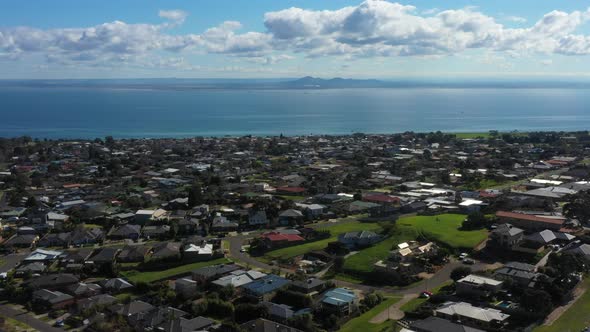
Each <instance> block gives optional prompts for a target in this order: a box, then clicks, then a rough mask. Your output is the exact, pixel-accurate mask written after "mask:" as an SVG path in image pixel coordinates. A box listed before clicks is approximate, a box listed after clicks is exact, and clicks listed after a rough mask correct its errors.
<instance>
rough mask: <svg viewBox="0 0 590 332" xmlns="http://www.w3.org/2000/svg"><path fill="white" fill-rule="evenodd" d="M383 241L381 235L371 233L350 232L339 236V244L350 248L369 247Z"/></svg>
mask: <svg viewBox="0 0 590 332" xmlns="http://www.w3.org/2000/svg"><path fill="white" fill-rule="evenodd" d="M382 239H383V237H382V236H381V235H378V234H377V233H375V232H371V231H358V232H348V233H344V234H340V235H339V236H338V242H340V243H342V244H344V245H345V246H347V247H349V248H362V247H368V246H371V245H373V244H375V243H377V242H379V241H381V240H382Z"/></svg>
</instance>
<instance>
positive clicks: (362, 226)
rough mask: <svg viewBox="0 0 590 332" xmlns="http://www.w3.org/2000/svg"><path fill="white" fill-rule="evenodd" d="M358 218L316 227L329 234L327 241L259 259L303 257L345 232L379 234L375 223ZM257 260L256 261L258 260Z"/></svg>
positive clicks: (279, 250)
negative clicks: (363, 221) (372, 232)
mask: <svg viewBox="0 0 590 332" xmlns="http://www.w3.org/2000/svg"><path fill="white" fill-rule="evenodd" d="M359 218H360V217H358V216H356V217H349V218H344V219H342V220H339V221H337V222H335V223H333V224H325V225H321V226H319V227H317V228H316V229H317V230H327V231H329V232H330V237H329V238H327V239H323V240H319V241H313V242H308V243H304V244H301V245H297V246H292V247H287V248H281V249H277V250H272V251H269V252H267V253H266V254H265V255H264V256H263V257H260V258H261V260H263V261H271V260H275V259H279V258H282V259H285V258H292V257H296V256H299V255H303V254H305V253H308V252H310V251H314V250H321V249H324V248H326V247H327V246H328V243H330V242H333V241H336V240H337V239H338V235H340V234H343V233H347V232H354V231H363V230H368V231H374V232H379V231H380V230H381V227H380V226H379V224H377V223H362V222H359V221H358V219H359ZM260 258H257V259H260Z"/></svg>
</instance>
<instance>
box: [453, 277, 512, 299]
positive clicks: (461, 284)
mask: <svg viewBox="0 0 590 332" xmlns="http://www.w3.org/2000/svg"><path fill="white" fill-rule="evenodd" d="M503 283H504V282H503V281H501V280H496V279H492V278H486V277H482V276H478V275H475V274H470V275H468V276H466V277H464V278H462V279H459V280H457V282H456V283H455V287H456V290H457V294H458V295H478V296H486V295H488V294H495V293H497V292H499V291H500V290H502V284H503Z"/></svg>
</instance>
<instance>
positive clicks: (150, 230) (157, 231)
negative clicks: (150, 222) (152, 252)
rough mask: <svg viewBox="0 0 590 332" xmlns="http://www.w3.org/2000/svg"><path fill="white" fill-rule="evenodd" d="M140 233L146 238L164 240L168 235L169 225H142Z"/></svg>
mask: <svg viewBox="0 0 590 332" xmlns="http://www.w3.org/2000/svg"><path fill="white" fill-rule="evenodd" d="M141 233H142V235H143V237H144V238H146V239H159V240H164V239H167V238H168V237H170V226H168V225H154V226H143V228H142V229H141Z"/></svg>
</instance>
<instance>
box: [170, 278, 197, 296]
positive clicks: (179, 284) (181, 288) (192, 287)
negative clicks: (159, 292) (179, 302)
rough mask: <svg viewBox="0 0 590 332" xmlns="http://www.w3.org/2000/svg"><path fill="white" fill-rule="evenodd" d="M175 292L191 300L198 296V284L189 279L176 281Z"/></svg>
mask: <svg viewBox="0 0 590 332" xmlns="http://www.w3.org/2000/svg"><path fill="white" fill-rule="evenodd" d="M174 291H175V292H176V294H178V295H180V296H181V297H183V298H185V299H188V298H191V297H193V296H195V295H197V282H196V281H194V280H192V279H188V278H182V279H176V281H175V282H174Z"/></svg>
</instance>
